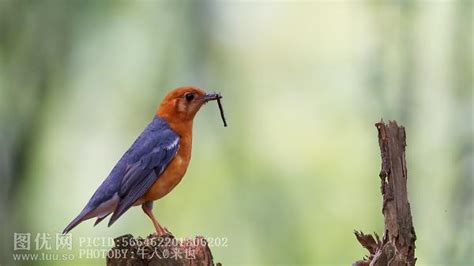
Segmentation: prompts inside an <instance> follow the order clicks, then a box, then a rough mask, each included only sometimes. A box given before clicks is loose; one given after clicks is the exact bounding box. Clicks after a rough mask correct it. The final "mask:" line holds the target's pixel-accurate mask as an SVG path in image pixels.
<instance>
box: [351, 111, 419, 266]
mask: <svg viewBox="0 0 474 266" xmlns="http://www.w3.org/2000/svg"><path fill="white" fill-rule="evenodd" d="M375 126H376V127H377V130H378V139H379V146H380V152H381V157H382V169H381V171H380V174H379V176H380V181H381V190H382V195H383V207H382V213H383V215H384V223H385V232H384V235H383V238H382V240H380V238H379V236H378V235H377V234H374V235H375V237H374V236H372V235H366V234H364V233H362V232H358V231H355V235H356V238H357V240H358V241H359V242H360V244H361V245H362V246H363V247H365V248H366V249H367V250H368V251H369V255H368V256H366V257H365V258H364V259H363V260H360V261H357V262H355V263H354V264H353V265H355V266H369V265H371V266H372V265H415V262H416V258H415V240H416V235H415V229H414V227H413V222H412V216H411V210H410V203H409V202H408V195H407V178H408V175H407V164H406V161H405V147H406V134H405V128H404V127H402V126H398V125H397V122H395V121H389V123H388V125H387V124H385V123H384V122H383V120H382V121H380V122H379V123H376V124H375Z"/></svg>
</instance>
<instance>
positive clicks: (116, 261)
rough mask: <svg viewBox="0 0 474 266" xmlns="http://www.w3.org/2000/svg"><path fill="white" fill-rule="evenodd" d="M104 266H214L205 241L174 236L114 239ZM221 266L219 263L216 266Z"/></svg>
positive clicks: (125, 236) (128, 236)
mask: <svg viewBox="0 0 474 266" xmlns="http://www.w3.org/2000/svg"><path fill="white" fill-rule="evenodd" d="M114 241H115V247H113V248H112V249H111V250H110V251H109V252H108V254H107V266H132V265H133V266H135V265H193V266H194V265H214V262H213V259H212V253H211V250H210V249H209V246H208V245H207V241H206V240H205V239H204V237H200V236H198V237H195V238H194V239H184V240H178V239H176V238H175V237H174V236H173V235H171V234H167V235H164V236H157V235H155V234H153V235H149V236H148V237H147V238H146V239H142V238H140V237H138V238H134V237H133V236H132V235H124V236H120V237H117V238H115V239H114ZM217 265H220V263H217Z"/></svg>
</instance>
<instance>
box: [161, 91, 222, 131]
mask: <svg viewBox="0 0 474 266" xmlns="http://www.w3.org/2000/svg"><path fill="white" fill-rule="evenodd" d="M220 97H221V96H220V95H219V94H217V93H206V92H205V91H203V90H201V89H199V88H197V87H192V86H186V87H180V88H177V89H174V90H172V91H171V92H170V93H168V95H166V97H165V98H164V99H163V101H162V102H161V104H160V107H159V108H158V111H157V112H156V115H157V116H159V117H161V118H163V119H165V120H166V121H167V122H168V123H169V124H170V125H171V127H173V128H175V127H176V126H178V125H180V124H191V125H192V121H193V119H194V116H195V115H196V113H197V112H198V111H199V109H200V108H201V106H203V105H204V104H205V103H207V102H208V101H212V100H217V99H218V98H220Z"/></svg>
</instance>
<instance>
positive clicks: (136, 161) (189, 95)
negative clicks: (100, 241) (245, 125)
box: [63, 87, 221, 235]
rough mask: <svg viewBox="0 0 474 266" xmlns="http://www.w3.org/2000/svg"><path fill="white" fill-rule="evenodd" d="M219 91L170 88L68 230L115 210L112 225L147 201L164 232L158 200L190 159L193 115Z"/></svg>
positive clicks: (159, 229)
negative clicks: (155, 208) (156, 210)
mask: <svg viewBox="0 0 474 266" xmlns="http://www.w3.org/2000/svg"><path fill="white" fill-rule="evenodd" d="M220 98H221V96H220V94H217V93H206V92H204V91H203V90H201V89H199V88H196V87H181V88H177V89H175V90H173V91H171V92H170V93H169V94H168V95H167V96H166V97H165V99H164V100H163V101H162V102H161V104H160V107H159V108H158V111H157V112H156V115H155V116H154V118H153V120H152V121H151V122H150V123H149V124H148V126H147V127H146V128H145V129H144V131H143V132H142V133H141V134H140V136H139V137H138V138H137V140H135V142H134V143H133V144H132V146H131V147H130V148H129V149H128V150H127V152H125V154H124V155H123V156H122V158H121V159H120V160H119V161H118V163H117V164H116V165H115V167H114V168H113V169H112V171H111V173H110V174H109V176H108V177H107V178H106V179H105V180H104V182H103V183H102V184H101V185H100V186H99V188H98V189H97V190H96V192H95V193H94V195H93V196H92V198H91V199H90V200H89V202H88V203H87V204H86V206H85V207H84V209H83V210H82V211H81V213H80V214H79V215H78V216H77V217H76V218H75V219H74V220H73V221H72V222H71V223H70V224H69V225H68V226H67V227H66V228H65V229H64V232H63V233H67V232H69V231H70V230H71V229H72V228H74V227H75V226H76V225H78V224H79V223H81V222H82V221H85V220H87V219H91V218H94V217H97V221H96V222H95V224H94V225H96V224H98V223H99V222H100V221H102V220H103V219H105V218H106V217H107V216H108V215H109V214H111V213H112V217H111V218H110V221H109V226H110V225H112V224H113V223H114V222H115V221H116V220H117V219H118V218H119V217H120V216H121V215H122V214H124V213H125V212H126V211H127V210H128V209H129V208H130V207H132V206H136V205H142V209H143V211H144V212H145V213H146V215H148V217H149V218H150V219H151V221H152V222H153V225H154V226H155V229H156V232H157V233H158V234H159V235H163V234H165V233H166V232H165V230H164V228H163V227H162V226H161V225H160V224H159V223H158V220H156V218H155V216H154V215H153V212H152V206H153V201H154V200H157V199H160V198H162V197H163V196H165V195H166V194H168V193H169V192H170V191H171V190H172V189H173V188H174V187H175V186H176V185H177V184H178V183H179V182H180V181H181V179H182V178H183V176H184V174H185V173H186V169H187V168H188V165H189V161H190V159H191V146H192V129H193V119H194V116H195V115H196V113H197V112H198V111H199V109H200V108H201V106H203V105H204V104H205V103H207V102H208V101H212V100H219V99H220Z"/></svg>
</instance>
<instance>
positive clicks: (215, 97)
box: [204, 92, 227, 127]
mask: <svg viewBox="0 0 474 266" xmlns="http://www.w3.org/2000/svg"><path fill="white" fill-rule="evenodd" d="M221 99H222V95H221V94H220V93H217V92H209V93H206V95H204V101H205V102H206V103H207V102H209V101H214V100H217V105H218V106H219V111H220V113H221V118H222V122H224V127H227V122H226V120H225V116H224V108H223V107H222V103H221Z"/></svg>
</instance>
